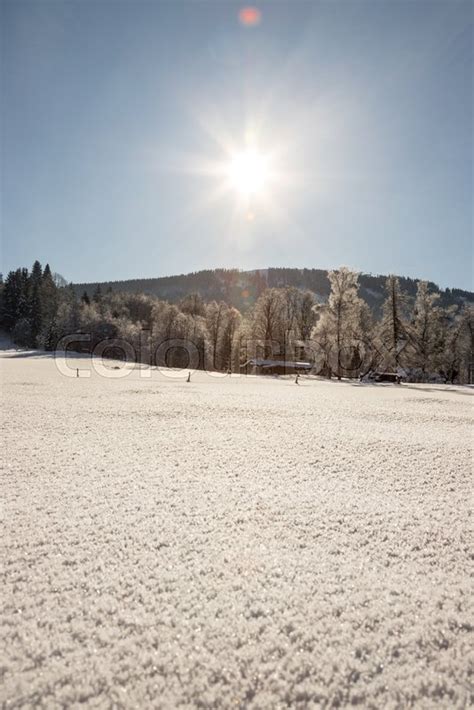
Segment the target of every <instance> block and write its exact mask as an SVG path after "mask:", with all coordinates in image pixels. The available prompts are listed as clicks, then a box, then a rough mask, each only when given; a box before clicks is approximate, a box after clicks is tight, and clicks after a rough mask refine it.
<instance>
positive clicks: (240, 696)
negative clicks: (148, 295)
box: [0, 353, 473, 710]
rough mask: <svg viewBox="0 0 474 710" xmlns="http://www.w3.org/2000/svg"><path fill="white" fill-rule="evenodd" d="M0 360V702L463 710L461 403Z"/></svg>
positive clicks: (450, 394)
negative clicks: (1, 465)
mask: <svg viewBox="0 0 474 710" xmlns="http://www.w3.org/2000/svg"><path fill="white" fill-rule="evenodd" d="M0 365H1V371H2V382H3V386H2V391H3V400H4V404H3V427H4V441H5V442H6V449H5V452H6V456H5V461H4V462H5V475H4V478H3V500H4V504H3V515H2V518H3V526H4V533H3V558H4V560H5V565H4V580H3V591H4V594H3V600H4V610H3V615H2V638H3V639H4V640H5V641H6V644H5V649H4V651H3V654H2V658H1V660H0V668H1V672H2V675H3V681H2V689H1V691H0V692H1V701H3V703H4V707H6V708H13V707H14V708H26V707H41V708H48V710H49V709H54V708H60V707H71V706H73V707H76V705H77V706H79V704H80V703H82V704H84V703H85V704H86V706H87V707H92V708H95V707H100V708H109V707H117V708H121V707H123V708H132V707H136V708H150V707H156V708H170V709H171V708H230V707H241V708H280V707H287V706H289V705H291V706H292V707H294V708H319V707H331V708H332V707H344V706H348V705H351V704H360V705H362V706H363V707H367V708H405V707H411V706H415V707H417V708H434V707H446V708H462V707H466V706H467V705H468V703H469V685H468V684H469V666H468V663H469V648H470V645H471V642H472V633H471V632H472V625H471V624H472V613H471V614H470V609H469V592H470V586H469V576H468V573H469V569H470V565H471V561H472V556H470V555H469V550H468V542H469V540H468V530H469V529H468V513H469V508H470V495H471V493H470V484H471V471H472V468H471V465H472V459H471V453H470V446H471V443H472V437H471V435H472V401H473V400H472V397H471V394H472V390H469V389H468V388H461V387H459V388H456V387H454V388H447V387H442V386H421V385H410V386H408V385H402V386H401V387H397V386H394V385H375V386H374V385H359V384H352V385H351V384H349V383H342V384H341V383H336V382H333V383H328V382H324V381H315V380H313V381H304V380H302V381H301V385H300V386H299V387H297V386H296V385H295V384H294V383H293V381H292V380H285V379H280V380H278V379H272V378H270V379H265V378H256V377H248V378H245V377H240V378H232V379H231V378H229V377H226V378H224V379H222V378H214V377H210V376H209V375H206V374H204V373H197V374H195V375H194V376H193V379H192V382H191V383H190V384H187V383H185V382H184V381H183V379H181V380H176V379H170V378H167V377H164V376H163V375H161V374H159V373H158V372H157V371H153V373H152V375H153V376H152V378H151V379H144V378H142V377H140V373H139V372H138V371H130V374H129V376H128V377H127V378H126V379H110V378H105V377H101V376H99V375H98V374H96V373H93V374H92V376H91V377H90V378H87V377H85V376H84V375H85V372H82V373H81V374H82V375H83V376H82V377H81V378H79V379H77V378H72V379H69V378H66V377H64V376H63V375H61V374H60V373H59V372H58V371H57V369H56V367H55V363H54V361H53V360H52V359H51V358H50V357H46V356H45V357H39V356H36V357H31V356H25V355H23V354H21V353H18V354H16V356H15V355H14V354H12V353H10V354H5V355H4V356H3V357H2V358H1V360H0ZM76 365H77V366H78V367H80V368H81V369H82V370H84V371H85V370H87V369H90V363H89V362H88V361H87V360H84V359H78V360H77V362H75V363H74V366H76ZM111 372H113V373H115V374H117V371H111ZM141 374H142V375H143V374H144V373H143V372H142V373H141ZM471 611H472V610H471Z"/></svg>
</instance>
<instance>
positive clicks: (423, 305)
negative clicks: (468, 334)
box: [407, 281, 443, 378]
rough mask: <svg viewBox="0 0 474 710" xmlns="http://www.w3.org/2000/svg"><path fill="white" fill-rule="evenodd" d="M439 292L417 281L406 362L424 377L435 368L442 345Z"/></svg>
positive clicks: (424, 282) (423, 282) (425, 282)
mask: <svg viewBox="0 0 474 710" xmlns="http://www.w3.org/2000/svg"><path fill="white" fill-rule="evenodd" d="M439 298H440V296H439V293H434V292H431V291H430V290H429V286H428V283H427V281H419V283H418V290H417V294H416V299H415V306H414V312H413V320H412V322H411V324H410V327H409V345H408V347H407V357H408V364H409V365H410V366H411V367H415V368H418V369H419V370H421V373H422V377H423V378H424V377H425V376H426V375H427V374H428V373H429V372H433V371H436V370H437V364H438V360H439V354H440V351H441V350H442V347H443V326H442V315H443V314H442V309H441V308H440V306H439Z"/></svg>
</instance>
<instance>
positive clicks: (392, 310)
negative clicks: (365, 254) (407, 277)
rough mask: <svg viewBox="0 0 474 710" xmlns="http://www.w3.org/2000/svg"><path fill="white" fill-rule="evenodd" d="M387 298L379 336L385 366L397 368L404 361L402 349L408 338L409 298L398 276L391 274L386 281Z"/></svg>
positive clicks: (378, 330) (379, 327) (378, 332)
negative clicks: (402, 288)
mask: <svg viewBox="0 0 474 710" xmlns="http://www.w3.org/2000/svg"><path fill="white" fill-rule="evenodd" d="M385 292H386V299H385V302H384V304H383V307H382V320H381V322H380V324H379V326H378V328H377V337H378V340H379V341H380V343H381V346H382V350H383V357H382V358H381V359H382V360H383V364H384V367H385V368H387V369H390V370H397V369H398V367H400V364H401V361H402V350H403V347H404V346H405V345H406V343H407V340H408V332H407V323H406V320H405V317H406V312H407V309H408V299H407V296H406V294H404V293H403V292H402V291H401V289H400V282H399V280H398V278H397V277H396V276H393V275H391V276H389V277H388V278H387V280H386V282H385Z"/></svg>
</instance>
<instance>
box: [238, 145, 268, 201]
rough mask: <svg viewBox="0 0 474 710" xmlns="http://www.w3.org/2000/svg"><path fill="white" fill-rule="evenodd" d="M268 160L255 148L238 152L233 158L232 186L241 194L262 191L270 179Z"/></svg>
mask: <svg viewBox="0 0 474 710" xmlns="http://www.w3.org/2000/svg"><path fill="white" fill-rule="evenodd" d="M269 175H270V173H269V166H268V161H267V159H266V157H265V156H264V155H261V154H260V153H258V152H257V151H255V150H246V151H244V152H242V153H237V154H236V155H234V156H233V157H232V158H231V161H230V163H229V167H228V177H229V180H230V183H231V185H232V187H233V188H234V189H235V190H237V192H239V193H240V194H241V195H255V194H256V193H259V192H262V191H263V190H264V188H265V187H266V185H267V183H268V179H269Z"/></svg>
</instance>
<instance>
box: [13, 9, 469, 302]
mask: <svg viewBox="0 0 474 710" xmlns="http://www.w3.org/2000/svg"><path fill="white" fill-rule="evenodd" d="M241 7H242V4H239V3H234V2H226V1H225V0H219V2H212V1H211V0H206V1H205V2H196V1H194V2H191V1H188V2H180V1H179V0H175V1H173V2H171V1H170V2H151V1H148V2H141V1H140V0H134V1H133V2H127V1H126V0H120V1H117V2H116V1H115V0H106V1H103V2H101V1H94V2H92V1H91V0H90V1H86V0H83V1H81V0H75V1H70V2H61V1H60V0H54V2H48V1H47V0H41V2H33V3H30V2H23V1H22V0H16V1H15V2H5V1H4V2H2V5H1V8H2V18H1V19H2V86H1V91H2V97H1V98H2V125H1V131H2V134H1V135H2V138H1V153H2V187H1V192H2V214H1V231H2V270H3V271H4V272H6V271H8V270H9V269H11V268H14V267H17V266H19V265H25V264H26V265H29V264H31V263H32V262H33V260H34V259H35V258H39V259H40V260H41V261H42V262H46V261H49V262H50V263H51V266H52V268H53V269H54V270H56V271H58V272H60V273H62V274H63V275H64V276H65V277H66V278H67V279H69V280H73V281H95V280H114V279H122V278H133V277H150V276H160V275H167V274H175V273H186V272H188V271H194V270H198V269H203V268H214V267H237V268H243V269H245V268H259V267H260V268H265V267H267V266H289V267H315V268H328V267H329V268H331V267H337V266H339V265H341V264H346V265H348V266H352V267H354V268H356V269H358V270H361V271H367V272H373V273H390V272H394V273H399V274H403V275H408V276H414V277H422V278H429V279H431V280H434V281H436V282H438V283H439V284H440V285H441V286H458V287H463V288H472V285H473V252H472V227H473V213H472V189H473V185H472V158H473V151H472V148H473V143H472V105H473V88H472V73H473V69H472V67H473V33H472V14H473V13H472V4H471V2H470V1H469V2H464V1H463V0H447V1H446V2H445V1H444V0H420V1H418V0H408V1H406V2H405V1H404V0H390V1H388V0H387V1H385V0H376V1H374V2H372V1H371V2H367V1H365V0H348V1H346V2H341V1H339V0H324V1H321V2H320V1H318V0H313V1H311V2H298V0H291V1H290V2H282V1H279V2H264V3H259V4H258V8H259V9H260V11H261V13H262V15H261V22H260V24H259V25H258V26H255V27H251V28H249V27H244V26H242V25H241V24H240V23H239V21H238V12H239V9H240V8H241ZM249 131H250V132H251V133H252V135H253V136H254V137H255V140H256V142H257V146H258V150H259V151H260V152H261V153H262V154H264V155H267V154H269V155H271V156H272V160H274V162H275V166H276V172H277V173H278V177H277V178H274V179H273V181H270V182H269V183H268V184H267V185H266V187H265V191H264V194H255V195H253V196H252V199H251V204H250V205H248V204H246V205H244V206H243V205H242V199H241V197H240V198H239V195H238V194H237V193H236V191H235V190H232V189H224V187H225V186H224V178H223V177H222V175H220V174H216V171H215V168H216V166H217V167H218V168H219V170H221V169H222V171H224V172H225V170H226V166H227V165H228V164H229V160H230V159H231V157H232V155H233V153H235V152H236V151H237V152H238V151H239V150H242V149H243V148H244V146H245V139H246V136H248V135H249ZM209 167H211V168H212V169H211V170H210V169H209Z"/></svg>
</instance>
